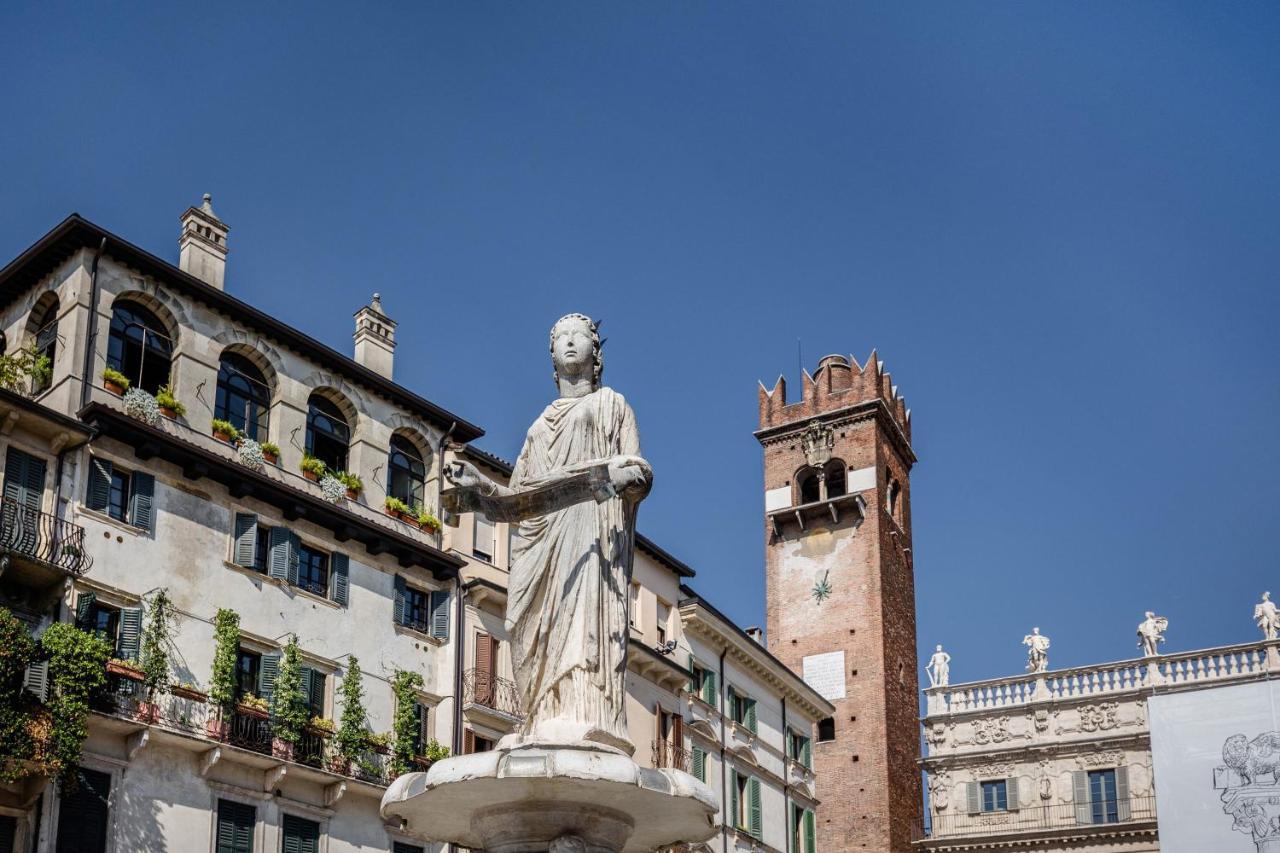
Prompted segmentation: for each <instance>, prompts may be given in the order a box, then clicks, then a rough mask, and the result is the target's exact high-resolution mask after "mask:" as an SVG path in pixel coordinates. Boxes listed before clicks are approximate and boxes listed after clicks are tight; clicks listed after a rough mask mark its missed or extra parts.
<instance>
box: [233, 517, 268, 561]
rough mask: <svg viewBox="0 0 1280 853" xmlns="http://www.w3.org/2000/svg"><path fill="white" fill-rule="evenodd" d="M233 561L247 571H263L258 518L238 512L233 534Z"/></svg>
mask: <svg viewBox="0 0 1280 853" xmlns="http://www.w3.org/2000/svg"><path fill="white" fill-rule="evenodd" d="M231 559H232V561H233V562H234V563H235V564H236V565H238V566H244V567H245V568H246V569H258V570H259V571H261V570H262V568H263V567H262V566H259V565H258V516H256V515H254V514H253V513H251V512H237V513H236V519H235V526H234V527H233V528H232V532H231Z"/></svg>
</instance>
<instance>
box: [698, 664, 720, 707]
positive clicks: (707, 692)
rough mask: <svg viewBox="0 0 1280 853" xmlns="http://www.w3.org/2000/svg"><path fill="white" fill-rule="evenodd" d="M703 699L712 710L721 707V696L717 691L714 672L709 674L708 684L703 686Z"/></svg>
mask: <svg viewBox="0 0 1280 853" xmlns="http://www.w3.org/2000/svg"><path fill="white" fill-rule="evenodd" d="M702 698H703V699H704V700H706V703H707V704H708V705H710V706H711V707H712V708H718V707H719V696H718V695H717V691H716V674H715V673H714V672H708V673H707V680H706V683H705V684H704V685H703V689H702Z"/></svg>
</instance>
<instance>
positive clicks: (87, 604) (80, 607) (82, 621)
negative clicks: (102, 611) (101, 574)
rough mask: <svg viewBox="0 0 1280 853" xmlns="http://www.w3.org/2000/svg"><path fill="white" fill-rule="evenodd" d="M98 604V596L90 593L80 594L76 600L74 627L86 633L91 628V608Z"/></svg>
mask: <svg viewBox="0 0 1280 853" xmlns="http://www.w3.org/2000/svg"><path fill="white" fill-rule="evenodd" d="M97 603H98V596H96V595H94V594H93V593H92V592H82V593H80V597H79V598H77V599H76V627H77V628H79V629H80V630H81V631H88V630H89V629H90V628H91V627H92V626H93V608H94V605H96V604H97Z"/></svg>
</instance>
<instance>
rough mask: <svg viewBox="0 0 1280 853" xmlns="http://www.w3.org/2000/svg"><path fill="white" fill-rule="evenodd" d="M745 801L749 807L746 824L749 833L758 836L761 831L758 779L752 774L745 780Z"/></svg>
mask: <svg viewBox="0 0 1280 853" xmlns="http://www.w3.org/2000/svg"><path fill="white" fill-rule="evenodd" d="M747 802H748V809H749V812H748V814H747V826H748V828H749V829H750V831H751V834H752V835H754V836H755V837H756V838H759V837H760V835H761V833H762V831H763V826H762V825H761V824H762V821H761V817H762V816H761V814H760V780H759V779H757V778H755V777H754V776H753V777H751V778H750V779H749V780H747Z"/></svg>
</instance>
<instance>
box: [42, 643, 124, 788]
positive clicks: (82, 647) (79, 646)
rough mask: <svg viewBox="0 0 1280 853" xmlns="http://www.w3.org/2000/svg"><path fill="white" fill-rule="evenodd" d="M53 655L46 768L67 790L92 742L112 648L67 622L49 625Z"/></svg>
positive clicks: (47, 646) (49, 651)
mask: <svg viewBox="0 0 1280 853" xmlns="http://www.w3.org/2000/svg"><path fill="white" fill-rule="evenodd" d="M40 644H41V645H42V646H43V647H44V650H45V652H46V653H47V654H48V655H49V701H48V703H47V704H46V707H47V708H48V711H49V718H50V719H49V723H50V728H49V737H48V745H47V747H46V755H45V758H46V763H47V765H48V770H49V772H50V773H51V774H56V775H57V776H58V779H59V781H60V782H61V783H62V784H67V783H68V782H73V781H74V779H75V776H76V771H77V769H78V768H79V764H80V748H81V747H82V746H83V745H84V739H85V738H86V737H88V736H89V729H88V726H87V724H86V722H85V720H86V718H87V717H88V715H89V703H90V701H91V700H92V699H93V698H94V697H95V696H97V695H98V694H99V693H101V692H102V690H103V689H104V688H105V687H106V685H107V672H106V664H107V658H109V657H110V656H111V644H110V643H108V642H107V641H106V640H104V639H103V638H101V637H99V636H98V635H97V634H91V633H89V632H88V631H81V630H80V629H79V628H76V627H75V626H74V625H71V624H69V623H67V622H57V623H55V624H53V625H50V626H49V627H48V628H47V629H46V630H45V632H44V635H43V636H42V637H41V638H40Z"/></svg>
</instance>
